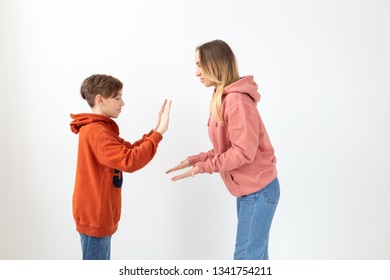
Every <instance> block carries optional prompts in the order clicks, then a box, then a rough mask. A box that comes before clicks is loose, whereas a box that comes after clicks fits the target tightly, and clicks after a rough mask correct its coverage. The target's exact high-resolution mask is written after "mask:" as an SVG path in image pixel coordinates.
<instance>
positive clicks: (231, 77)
mask: <svg viewBox="0 0 390 280" xmlns="http://www.w3.org/2000/svg"><path fill="white" fill-rule="evenodd" d="M196 51H198V52H199V62H200V67H201V68H202V71H203V74H204V75H205V76H206V77H207V78H208V79H209V80H210V81H212V82H214V83H215V94H214V96H213V98H212V99H211V102H210V111H211V115H212V116H213V118H214V119H215V121H216V122H217V123H218V124H223V123H224V121H223V116H222V92H223V89H224V88H225V87H226V86H228V85H230V84H232V83H234V82H236V81H238V80H239V79H240V76H239V74H238V68H237V63H236V58H235V56H234V53H233V51H232V49H231V48H230V46H229V45H228V44H226V43H225V42H224V41H222V40H214V41H210V42H207V43H204V44H202V45H200V46H199V47H197V48H196Z"/></svg>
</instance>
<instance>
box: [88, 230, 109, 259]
mask: <svg viewBox="0 0 390 280" xmlns="http://www.w3.org/2000/svg"><path fill="white" fill-rule="evenodd" d="M80 238H81V249H82V251H83V260H109V259H110V253H111V236H106V237H92V236H88V235H85V234H80Z"/></svg>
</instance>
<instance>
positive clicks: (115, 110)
mask: <svg viewBox="0 0 390 280" xmlns="http://www.w3.org/2000/svg"><path fill="white" fill-rule="evenodd" d="M124 105H125V102H123V99H122V90H120V91H119V92H118V95H117V96H115V97H109V98H104V97H102V102H101V104H100V111H101V114H102V115H104V116H106V117H109V118H114V119H116V118H117V117H118V116H119V114H120V113H121V110H122V107H123V106H124Z"/></svg>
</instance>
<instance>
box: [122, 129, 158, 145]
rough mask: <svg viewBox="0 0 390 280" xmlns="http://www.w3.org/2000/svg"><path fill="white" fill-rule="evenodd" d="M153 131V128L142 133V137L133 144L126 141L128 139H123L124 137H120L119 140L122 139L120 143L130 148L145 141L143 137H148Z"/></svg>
mask: <svg viewBox="0 0 390 280" xmlns="http://www.w3.org/2000/svg"><path fill="white" fill-rule="evenodd" d="M153 132H154V131H153V130H151V131H149V133H147V134H144V135H143V136H142V139H140V140H138V141H135V142H134V143H133V144H131V143H130V142H128V141H126V140H124V139H122V138H121V140H122V141H123V142H122V143H123V144H124V145H126V147H127V148H129V149H132V148H134V147H137V146H139V145H141V144H142V143H143V142H144V141H145V138H146V137H150V135H152V133H153Z"/></svg>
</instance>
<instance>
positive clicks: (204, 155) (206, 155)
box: [187, 150, 214, 165]
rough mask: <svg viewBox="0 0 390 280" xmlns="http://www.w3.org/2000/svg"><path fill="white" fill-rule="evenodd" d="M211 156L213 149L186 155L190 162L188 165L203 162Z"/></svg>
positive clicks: (212, 155)
mask: <svg viewBox="0 0 390 280" xmlns="http://www.w3.org/2000/svg"><path fill="white" fill-rule="evenodd" d="M213 157H214V150H210V151H208V152H206V153H200V154H198V155H193V156H188V157H187V160H188V162H189V163H190V165H194V164H196V163H198V162H203V161H206V160H208V159H210V158H213Z"/></svg>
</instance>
